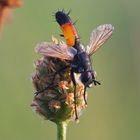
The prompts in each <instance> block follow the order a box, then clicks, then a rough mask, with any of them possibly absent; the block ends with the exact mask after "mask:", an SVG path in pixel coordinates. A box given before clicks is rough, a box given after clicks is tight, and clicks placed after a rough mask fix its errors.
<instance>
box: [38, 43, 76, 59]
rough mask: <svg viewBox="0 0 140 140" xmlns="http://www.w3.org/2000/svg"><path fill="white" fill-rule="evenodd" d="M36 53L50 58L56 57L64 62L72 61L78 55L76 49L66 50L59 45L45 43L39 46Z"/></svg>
mask: <svg viewBox="0 0 140 140" xmlns="http://www.w3.org/2000/svg"><path fill="white" fill-rule="evenodd" d="M35 51H36V52H37V53H39V54H42V55H44V56H49V57H55V58H59V59H63V60H72V59H73V57H74V55H75V54H76V53H77V51H76V49H74V48H65V47H63V46H61V45H59V44H54V43H52V44H50V43H47V42H43V43H40V44H38V45H37V47H36V48H35Z"/></svg>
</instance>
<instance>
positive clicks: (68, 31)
mask: <svg viewBox="0 0 140 140" xmlns="http://www.w3.org/2000/svg"><path fill="white" fill-rule="evenodd" d="M55 18H56V21H57V22H58V24H59V25H60V27H61V30H62V32H63V36H64V38H65V40H66V47H63V46H61V45H60V44H54V45H52V44H51V45H50V44H49V43H45V44H44V43H41V44H39V47H37V48H36V50H37V52H39V53H41V54H43V55H45V56H49V57H55V58H59V59H62V60H67V61H68V62H69V64H70V65H69V66H68V67H70V71H71V72H70V74H71V79H72V82H73V86H74V103H75V117H76V119H78V115H77V108H76V81H75V76H74V73H79V74H80V80H81V82H82V83H83V85H84V87H85V88H84V100H85V103H86V104H87V101H86V98H85V93H86V88H87V87H90V86H91V84H92V83H94V85H100V82H98V81H97V80H96V79H95V71H94V70H93V68H92V66H91V61H90V56H91V55H92V54H94V53H95V52H96V51H97V50H98V49H99V48H100V47H101V46H102V45H103V44H104V42H105V41H106V40H107V39H108V38H109V37H110V36H111V35H112V32H113V30H114V27H113V26H112V25H111V24H103V25H100V26H98V27H97V28H96V29H95V30H93V31H92V33H91V36H90V42H89V45H88V46H87V47H84V46H83V45H82V44H81V43H80V39H79V36H78V33H77V30H76V28H75V26H74V24H73V22H72V20H71V19H70V17H69V14H66V13H65V12H64V11H58V12H56V13H55ZM44 45H45V49H42V50H40V49H39V48H40V46H44ZM63 69H65V68H63ZM46 89H48V87H46V88H45V89H44V90H41V91H37V92H36V94H39V93H41V92H43V91H45V90H46Z"/></svg>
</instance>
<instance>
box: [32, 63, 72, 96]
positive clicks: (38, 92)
mask: <svg viewBox="0 0 140 140" xmlns="http://www.w3.org/2000/svg"><path fill="white" fill-rule="evenodd" d="M69 67H70V66H69V65H67V66H65V67H63V68H61V69H59V70H58V71H56V72H55V73H54V76H53V80H52V81H54V80H55V76H56V74H58V73H60V72H61V71H63V70H65V69H67V68H69ZM52 86H53V83H51V84H49V85H48V86H47V87H45V88H44V89H42V90H39V91H37V92H35V93H34V94H35V95H38V94H40V93H42V92H44V91H45V90H47V89H48V88H50V87H52Z"/></svg>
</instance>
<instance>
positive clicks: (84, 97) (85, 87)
mask: <svg viewBox="0 0 140 140" xmlns="http://www.w3.org/2000/svg"><path fill="white" fill-rule="evenodd" d="M84 101H85V105H87V100H86V86H85V87H84Z"/></svg>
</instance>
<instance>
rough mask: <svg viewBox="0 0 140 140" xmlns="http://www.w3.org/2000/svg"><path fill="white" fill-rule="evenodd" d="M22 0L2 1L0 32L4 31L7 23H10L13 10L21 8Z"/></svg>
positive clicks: (0, 1)
mask: <svg viewBox="0 0 140 140" xmlns="http://www.w3.org/2000/svg"><path fill="white" fill-rule="evenodd" d="M21 5H22V1H21V0H0V30H2V28H3V26H4V24H5V23H6V21H8V19H9V16H10V12H11V9H13V8H17V7H20V6H21Z"/></svg>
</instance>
